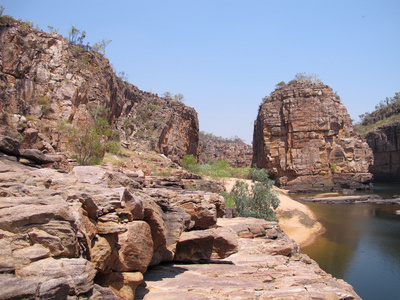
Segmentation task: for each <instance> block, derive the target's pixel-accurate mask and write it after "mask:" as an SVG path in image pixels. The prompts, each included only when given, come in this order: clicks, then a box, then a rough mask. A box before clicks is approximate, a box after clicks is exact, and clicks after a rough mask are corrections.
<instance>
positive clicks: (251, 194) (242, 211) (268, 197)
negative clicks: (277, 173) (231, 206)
mask: <svg viewBox="0 0 400 300" xmlns="http://www.w3.org/2000/svg"><path fill="white" fill-rule="evenodd" d="M252 181H253V186H252V187H251V189H249V185H248V184H247V183H245V182H243V181H236V183H235V185H234V187H233V189H232V191H231V192H230V195H229V197H230V198H232V199H234V201H235V206H236V211H237V212H238V215H239V216H241V217H254V218H261V219H265V220H270V221H278V219H277V218H276V215H275V212H274V211H273V209H276V208H277V207H278V205H279V199H278V197H277V196H276V194H275V193H274V192H273V191H272V186H273V184H274V181H273V180H271V179H269V177H268V171H267V170H265V169H254V171H253V179H252Z"/></svg>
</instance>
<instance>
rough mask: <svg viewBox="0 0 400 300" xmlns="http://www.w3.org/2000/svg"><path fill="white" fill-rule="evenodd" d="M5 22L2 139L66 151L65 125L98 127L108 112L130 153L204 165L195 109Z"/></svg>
mask: <svg viewBox="0 0 400 300" xmlns="http://www.w3.org/2000/svg"><path fill="white" fill-rule="evenodd" d="M0 22H1V23H0V100H1V102H0V115H1V120H0V123H1V125H2V126H1V128H0V131H1V132H0V134H3V135H12V136H21V135H22V136H23V137H24V138H26V142H30V145H29V146H31V147H32V146H34V148H37V149H40V150H46V151H47V152H54V151H63V150H65V149H64V148H65V147H64V146H65V144H63V142H65V141H63V139H62V137H60V131H58V130H57V127H58V125H59V124H60V122H61V121H64V122H69V123H71V124H72V125H74V126H75V125H77V124H87V123H90V122H91V121H92V120H91V118H92V115H93V111H94V110H95V109H97V108H99V107H102V108H104V112H105V118H106V119H107V121H108V122H109V123H110V124H111V125H112V127H113V128H114V129H116V130H118V132H119V138H120V140H121V142H122V144H123V145H124V147H126V148H129V149H138V148H144V149H148V150H155V151H157V152H158V153H163V154H165V155H167V156H169V157H170V158H171V159H172V160H174V161H175V162H178V161H179V160H180V158H182V156H183V155H185V154H193V155H195V156H196V157H197V155H198V152H197V151H198V130H199V125H198V118H197V113H196V111H195V110H194V109H193V108H191V107H188V106H186V105H184V104H183V103H182V102H181V101H178V100H173V99H171V98H163V97H158V96H157V95H155V94H152V93H149V92H143V91H140V90H139V89H138V88H137V87H136V86H134V85H132V84H129V83H127V82H125V81H123V80H122V79H121V78H119V77H117V76H116V75H115V73H114V71H113V69H112V67H111V65H110V64H109V61H108V59H107V58H105V57H104V56H103V55H101V54H100V53H98V52H96V51H93V50H91V51H88V50H87V49H86V48H87V47H86V46H82V45H71V44H70V43H68V41H67V40H66V39H65V38H64V37H62V36H61V35H58V34H56V33H46V32H43V31H38V30H35V29H33V28H30V27H29V26H27V24H26V23H23V22H17V21H15V22H14V21H9V20H8V22H6V23H4V19H2V20H0ZM29 146H28V147H29Z"/></svg>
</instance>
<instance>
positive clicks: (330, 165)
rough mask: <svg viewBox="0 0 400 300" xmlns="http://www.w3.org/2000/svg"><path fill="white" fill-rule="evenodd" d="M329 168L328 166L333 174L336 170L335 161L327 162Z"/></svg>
mask: <svg viewBox="0 0 400 300" xmlns="http://www.w3.org/2000/svg"><path fill="white" fill-rule="evenodd" d="M329 168H330V170H331V172H332V174H335V172H336V163H335V162H331V163H330V164H329Z"/></svg>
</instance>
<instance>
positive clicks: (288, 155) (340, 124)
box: [253, 80, 373, 191]
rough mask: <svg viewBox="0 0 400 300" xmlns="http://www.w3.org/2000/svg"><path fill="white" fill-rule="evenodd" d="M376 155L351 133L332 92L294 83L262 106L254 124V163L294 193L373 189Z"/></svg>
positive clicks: (323, 87) (308, 83)
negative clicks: (373, 169)
mask: <svg viewBox="0 0 400 300" xmlns="http://www.w3.org/2000/svg"><path fill="white" fill-rule="evenodd" d="M372 162H373V156H372V151H371V149H370V148H369V147H368V144H367V143H365V142H363V141H362V140H361V139H360V137H359V136H358V134H357V133H355V132H354V130H353V125H352V123H351V119H350V116H349V115H348V113H347V110H346V108H345V106H344V105H343V104H342V103H341V102H340V98H339V96H337V95H336V94H335V93H334V92H333V90H332V89H331V88H330V87H329V86H327V85H324V84H323V83H321V82H311V81H305V80H300V81H293V82H290V83H289V84H287V85H285V86H283V87H281V88H278V89H276V90H275V91H274V92H272V93H271V95H270V96H269V97H266V98H264V101H263V103H262V104H261V105H260V108H259V111H258V116H257V119H256V121H255V124H254V137H253V164H255V165H257V167H260V168H266V169H268V170H269V174H270V176H271V178H273V179H274V180H275V181H276V183H277V184H278V185H280V186H282V187H284V188H287V189H289V190H291V191H312V190H331V189H334V190H341V189H365V188H369V184H370V182H371V180H372V175H371V174H370V173H369V172H368V167H369V165H370V164H371V163H372Z"/></svg>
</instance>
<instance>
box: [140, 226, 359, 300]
mask: <svg viewBox="0 0 400 300" xmlns="http://www.w3.org/2000/svg"><path fill="white" fill-rule="evenodd" d="M217 224H218V226H219V228H221V229H229V230H230V231H231V232H232V233H231V234H234V235H236V236H237V237H238V243H239V247H240V250H239V251H238V252H237V253H236V254H233V255H231V256H230V257H229V258H226V259H224V260H222V261H219V262H217V261H210V262H208V263H207V262H203V263H202V264H188V263H179V264H173V263H168V264H163V265H159V266H155V267H153V268H152V269H151V270H149V271H148V272H147V273H146V274H145V275H144V280H145V284H142V285H140V286H139V287H138V289H137V296H138V299H337V300H339V299H361V298H360V297H359V296H358V295H357V294H356V293H355V292H354V290H353V288H352V287H351V286H350V285H349V284H347V283H346V282H344V281H343V280H340V279H339V280H338V279H335V278H332V276H331V275H329V274H327V273H325V272H324V271H322V270H321V269H320V268H319V266H318V264H317V263H315V262H314V261H313V260H311V259H310V258H309V257H308V256H307V255H304V254H300V253H299V248H298V245H297V244H296V243H294V242H293V241H292V240H291V239H289V238H288V237H287V236H286V235H285V234H284V233H283V232H282V230H281V229H280V228H279V226H278V225H277V223H275V222H267V221H265V220H259V219H251V218H246V219H244V218H235V219H219V220H218V223H217Z"/></svg>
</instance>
